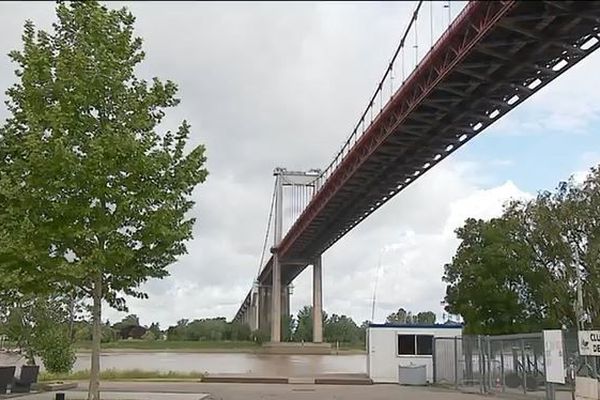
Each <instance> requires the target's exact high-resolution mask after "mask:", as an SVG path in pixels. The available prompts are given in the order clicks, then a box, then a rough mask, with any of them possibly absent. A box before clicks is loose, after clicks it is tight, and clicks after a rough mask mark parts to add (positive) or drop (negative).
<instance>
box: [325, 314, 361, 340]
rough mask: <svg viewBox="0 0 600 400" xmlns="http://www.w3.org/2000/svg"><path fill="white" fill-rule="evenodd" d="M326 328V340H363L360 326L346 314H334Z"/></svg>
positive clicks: (328, 320) (327, 322)
mask: <svg viewBox="0 0 600 400" xmlns="http://www.w3.org/2000/svg"><path fill="white" fill-rule="evenodd" d="M324 328H325V329H324V337H325V341H326V342H330V343H335V342H340V343H358V342H360V340H361V332H360V328H359V327H358V326H357V325H356V323H355V322H354V321H353V320H352V318H350V317H348V316H346V315H337V314H332V315H331V317H329V318H328V319H327V321H326V322H325V327H324Z"/></svg>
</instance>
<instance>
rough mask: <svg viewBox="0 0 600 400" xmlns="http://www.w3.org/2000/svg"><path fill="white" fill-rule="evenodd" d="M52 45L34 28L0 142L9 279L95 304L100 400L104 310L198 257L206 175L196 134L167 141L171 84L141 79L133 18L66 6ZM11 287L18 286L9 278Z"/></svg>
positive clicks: (95, 376)
mask: <svg viewBox="0 0 600 400" xmlns="http://www.w3.org/2000/svg"><path fill="white" fill-rule="evenodd" d="M56 13H57V17H58V20H57V22H56V23H55V24H54V25H53V31H52V32H45V31H43V30H38V31H37V32H36V30H35V27H34V25H33V23H31V22H29V21H28V22H26V24H25V30H24V34H23V50H22V51H13V52H11V53H10V54H9V56H10V58H11V59H12V61H14V62H15V63H16V64H17V66H18V67H17V68H18V69H17V71H16V76H17V80H18V81H17V83H16V84H15V85H13V86H12V87H11V88H9V89H8V90H7V92H6V93H7V95H8V101H7V106H8V111H9V113H10V117H9V118H8V119H7V121H6V124H5V125H4V126H3V127H2V129H1V131H0V201H1V202H2V204H3V207H2V210H0V268H1V269H0V276H3V278H2V279H10V280H11V282H10V283H11V285H15V286H17V285H18V286H19V287H20V288H22V289H23V290H30V291H36V290H37V291H39V290H42V289H43V290H51V289H52V288H50V287H49V286H50V285H51V283H52V282H60V283H63V284H64V285H67V284H68V285H72V286H74V287H76V288H77V289H78V290H80V291H81V293H83V295H84V296H85V297H87V298H90V299H91V300H92V304H93V306H92V308H93V310H92V321H93V335H92V336H93V346H92V357H91V360H92V365H91V378H90V386H89V393H88V399H90V400H91V399H94V400H97V399H99V369H100V365H99V364H100V357H99V354H100V340H101V301H102V300H103V299H104V300H106V301H107V302H108V304H109V305H111V306H112V307H115V308H117V309H120V310H124V309H125V308H126V305H125V301H124V299H123V297H122V296H123V295H131V296H137V297H140V298H145V297H146V295H145V294H144V293H142V292H140V290H139V286H140V285H141V284H142V283H144V282H145V281H146V280H147V279H149V278H163V277H165V276H166V275H167V274H168V272H167V270H166V267H167V266H168V265H170V264H171V263H173V262H174V261H175V260H176V259H177V257H178V256H179V255H181V254H183V253H184V252H185V251H186V248H185V241H186V240H188V239H190V238H191V235H192V226H193V224H194V219H192V218H188V216H187V213H188V211H189V210H190V209H191V207H192V205H193V202H192V201H191V200H190V195H191V193H192V190H193V189H194V188H195V186H196V185H198V184H199V183H201V182H203V181H204V180H205V177H206V175H207V172H206V170H205V169H204V167H203V165H204V162H205V157H204V147H203V146H197V147H195V148H193V149H191V150H190V151H186V144H187V141H188V137H189V132H190V126H189V125H188V123H187V122H185V121H183V123H182V124H181V125H180V126H179V128H178V129H177V130H176V132H175V133H172V132H170V131H169V132H166V133H165V134H164V135H160V134H159V133H158V132H157V131H158V125H159V124H160V122H161V121H162V119H163V117H164V115H165V109H166V108H169V107H173V106H176V105H177V104H178V103H179V100H178V99H177V98H176V97H175V95H176V92H177V86H176V85H175V84H174V83H173V82H170V81H167V82H164V83H163V82H161V81H160V80H158V79H157V78H154V79H153V80H152V82H150V83H149V82H147V81H145V80H141V79H138V78H137V77H136V76H135V74H134V72H135V68H136V66H137V65H139V63H140V62H141V61H142V60H143V59H144V52H143V51H142V48H141V45H142V40H141V39H140V38H135V37H134V36H133V24H134V21H135V18H134V16H133V15H132V14H131V13H130V12H129V11H127V10H126V9H124V8H123V9H120V10H109V9H108V8H106V7H105V6H102V5H100V4H99V3H98V2H95V1H87V2H72V3H60V4H58V5H57V7H56ZM6 277H9V278H6Z"/></svg>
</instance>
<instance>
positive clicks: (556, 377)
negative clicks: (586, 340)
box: [544, 329, 565, 383]
mask: <svg viewBox="0 0 600 400" xmlns="http://www.w3.org/2000/svg"><path fill="white" fill-rule="evenodd" d="M544 354H545V356H546V357H545V358H546V382H552V383H565V361H564V358H563V336H562V331H561V330H560V329H552V330H546V331H544Z"/></svg>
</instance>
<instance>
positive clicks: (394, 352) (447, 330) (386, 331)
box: [367, 323, 462, 383]
mask: <svg viewBox="0 0 600 400" xmlns="http://www.w3.org/2000/svg"><path fill="white" fill-rule="evenodd" d="M461 336H462V325H461V324H456V323H446V324H431V325H419V324H416V325H408V324H371V325H369V328H368V330H367V373H368V374H369V378H371V380H372V381H373V382H374V383H398V367H399V366H417V365H425V367H426V375H427V381H428V382H432V381H433V351H434V339H435V338H441V337H444V338H454V337H461Z"/></svg>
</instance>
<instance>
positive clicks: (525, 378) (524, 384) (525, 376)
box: [521, 339, 527, 394]
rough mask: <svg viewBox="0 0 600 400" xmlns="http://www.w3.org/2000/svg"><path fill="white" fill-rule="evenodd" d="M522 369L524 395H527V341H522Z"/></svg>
mask: <svg viewBox="0 0 600 400" xmlns="http://www.w3.org/2000/svg"><path fill="white" fill-rule="evenodd" d="M521 368H522V369H523V374H522V375H523V376H522V379H521V381H522V384H523V393H524V394H527V371H525V340H524V339H521Z"/></svg>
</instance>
